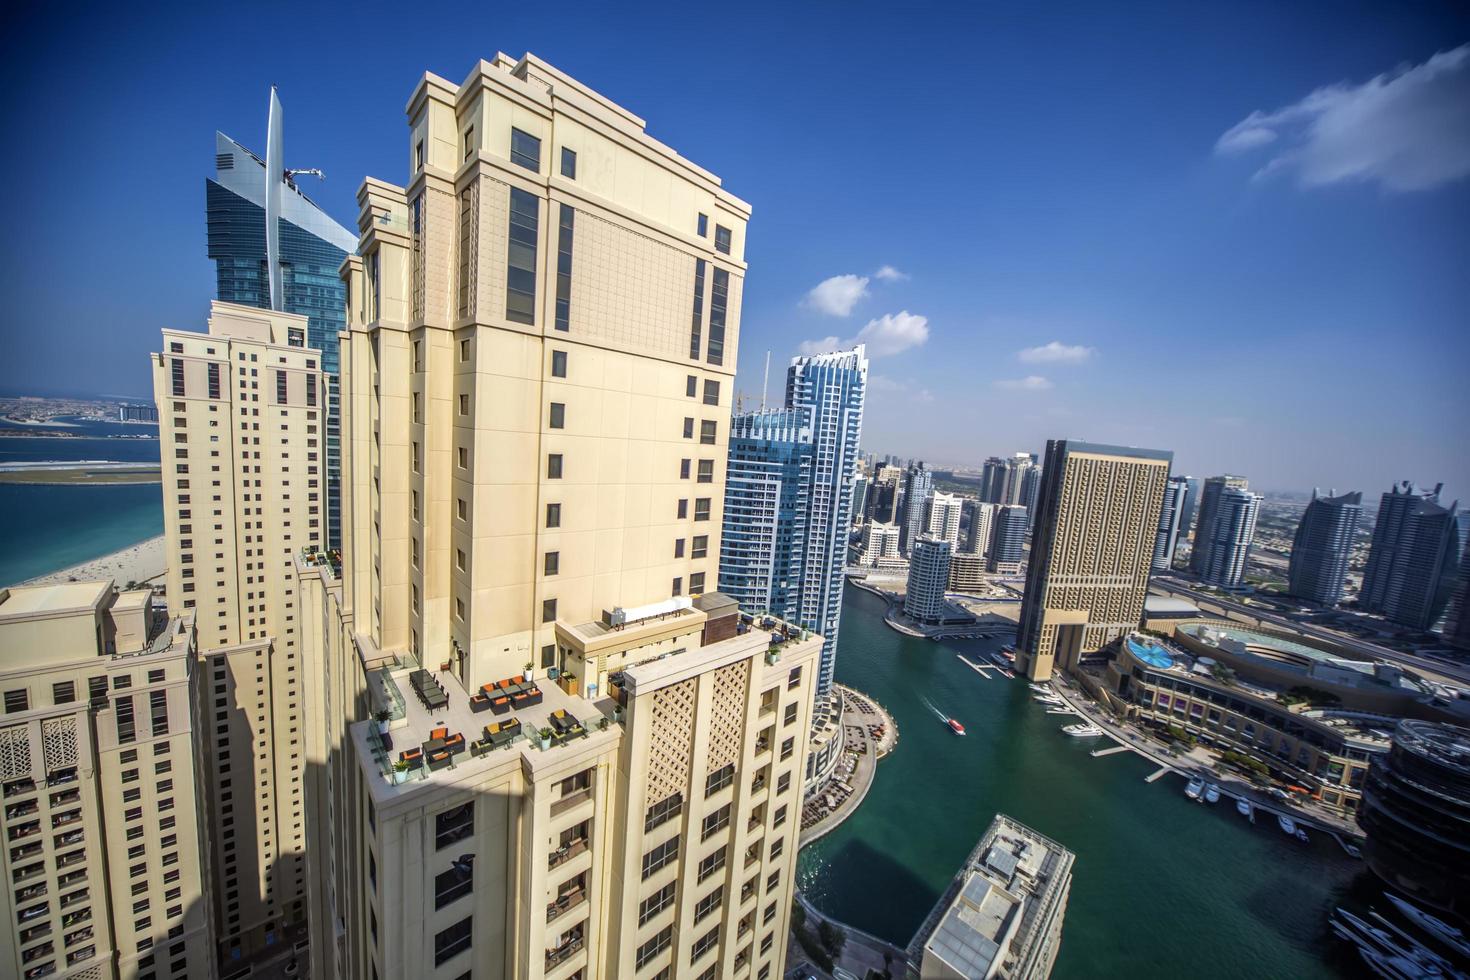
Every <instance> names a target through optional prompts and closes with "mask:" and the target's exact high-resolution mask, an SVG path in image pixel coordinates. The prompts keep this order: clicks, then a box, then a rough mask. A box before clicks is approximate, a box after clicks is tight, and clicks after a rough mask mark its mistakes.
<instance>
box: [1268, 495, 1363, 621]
mask: <svg viewBox="0 0 1470 980" xmlns="http://www.w3.org/2000/svg"><path fill="white" fill-rule="evenodd" d="M1362 514H1363V495H1362V494H1361V493H1359V492H1357V491H1353V492H1352V493H1345V494H1342V495H1341V496H1338V494H1337V492H1336V491H1330V492H1329V493H1328V494H1327V496H1325V497H1323V496H1319V495H1318V493H1317V490H1316V488H1313V490H1312V500H1311V502H1310V503H1308V504H1307V509H1306V510H1305V511H1304V512H1303V513H1302V520H1301V523H1300V524H1298V525H1297V528H1296V536H1295V537H1294V538H1293V539H1292V544H1291V561H1290V564H1289V566H1288V569H1287V583H1288V588H1289V590H1290V592H1291V594H1292V595H1294V596H1296V597H1297V598H1299V599H1306V600H1307V601H1308V602H1315V603H1317V604H1318V605H1322V606H1335V605H1337V603H1338V601H1339V600H1341V599H1342V585H1343V582H1344V581H1345V580H1346V579H1347V570H1348V561H1349V560H1350V559H1351V558H1352V555H1353V542H1354V541H1355V540H1356V538H1357V533H1358V520H1359V518H1360V517H1361V516H1362Z"/></svg>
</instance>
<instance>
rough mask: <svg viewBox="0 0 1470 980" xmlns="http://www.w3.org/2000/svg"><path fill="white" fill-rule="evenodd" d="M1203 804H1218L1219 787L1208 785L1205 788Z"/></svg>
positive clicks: (1212, 784)
mask: <svg viewBox="0 0 1470 980" xmlns="http://www.w3.org/2000/svg"><path fill="white" fill-rule="evenodd" d="M1205 802H1206V803H1219V802H1220V787H1219V786H1218V785H1217V784H1215V783H1211V784H1210V785H1208V786H1206V787H1205Z"/></svg>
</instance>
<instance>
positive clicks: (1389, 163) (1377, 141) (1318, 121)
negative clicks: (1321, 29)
mask: <svg viewBox="0 0 1470 980" xmlns="http://www.w3.org/2000/svg"><path fill="white" fill-rule="evenodd" d="M1264 146H1273V147H1277V148H1276V149H1275V153H1276V155H1275V156H1274V157H1272V158H1271V159H1270V160H1269V161H1268V162H1267V163H1266V164H1265V166H1263V167H1262V168H1261V169H1260V170H1259V171H1258V172H1257V173H1256V177H1257V178H1260V177H1265V176H1268V175H1270V174H1273V173H1276V172H1277V171H1286V170H1292V171H1295V172H1296V177H1297V182H1298V183H1300V184H1301V185H1302V186H1303V187H1321V186H1324V185H1327V184H1335V183H1340V182H1343V181H1374V180H1376V181H1378V182H1380V183H1381V184H1382V185H1383V186H1384V187H1385V188H1387V189H1389V190H1393V191H1417V190H1428V189H1430V188H1433V187H1437V186H1439V185H1441V184H1445V183H1448V182H1450V181H1452V180H1457V179H1459V178H1461V177H1464V176H1466V175H1467V174H1470V44H1465V45H1461V46H1460V47H1458V48H1455V49H1454V50H1453V51H1442V52H1439V53H1438V54H1435V55H1434V56H1433V57H1432V58H1430V59H1429V60H1428V61H1426V62H1424V63H1423V64H1420V65H1412V66H1402V67H1400V68H1397V69H1395V70H1394V71H1391V72H1385V73H1384V74H1382V75H1379V76H1377V77H1375V78H1373V79H1370V80H1369V81H1367V82H1364V83H1363V84H1362V85H1351V84H1348V83H1346V82H1342V83H1339V84H1337V85H1330V86H1327V87H1325V88H1319V89H1317V90H1316V91H1314V92H1312V93H1311V94H1310V95H1308V96H1307V97H1306V98H1304V99H1302V100H1301V101H1299V102H1295V103H1293V104H1291V105H1289V106H1285V107H1284V108H1281V109H1277V110H1275V111H1274V112H1260V111H1256V112H1253V113H1251V114H1250V115H1249V116H1247V117H1246V118H1245V119H1243V120H1241V121H1240V122H1238V123H1236V124H1235V125H1234V126H1232V127H1231V128H1230V129H1228V130H1226V131H1225V133H1224V134H1223V135H1221V137H1220V139H1219V140H1218V141H1216V143H1215V152H1216V153H1218V154H1221V155H1231V154H1243V153H1247V152H1250V151H1252V150H1256V149H1259V148H1261V147H1264Z"/></svg>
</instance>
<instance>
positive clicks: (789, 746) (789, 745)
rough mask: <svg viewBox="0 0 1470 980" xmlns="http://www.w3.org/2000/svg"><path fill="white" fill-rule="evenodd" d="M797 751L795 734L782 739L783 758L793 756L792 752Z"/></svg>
mask: <svg viewBox="0 0 1470 980" xmlns="http://www.w3.org/2000/svg"><path fill="white" fill-rule="evenodd" d="M795 751H796V736H794V735H793V736H791V737H790V738H786V739H782V740H781V758H782V759H783V760H784V759H789V758H791V754H792V753H793V752H795Z"/></svg>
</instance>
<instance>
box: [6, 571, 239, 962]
mask: <svg viewBox="0 0 1470 980" xmlns="http://www.w3.org/2000/svg"><path fill="white" fill-rule="evenodd" d="M194 619H195V616H194V613H193V612H182V613H177V612H176V613H175V614H174V615H172V616H171V615H169V614H167V613H165V612H163V611H162V610H161V609H158V608H155V606H154V605H153V596H152V593H151V591H148V590H142V591H135V592H118V591H117V590H115V589H114V587H113V583H112V582H110V581H106V582H72V583H67V584H63V585H52V586H38V587H34V588H20V587H17V588H12V589H0V689H3V691H4V692H5V705H4V707H5V712H4V715H3V718H0V785H3V792H4V807H5V812H4V826H5V850H4V854H3V856H0V865H3V870H4V873H5V881H6V882H8V883H9V885H8V887H6V888H5V889H4V892H3V895H0V917H3V918H4V919H5V921H6V922H7V923H10V924H11V928H8V929H4V930H0V974H3V975H5V976H9V977H18V978H25V980H34V978H38V977H45V976H64V977H97V978H113V977H130V978H131V977H139V978H149V980H162V978H177V980H184V978H193V977H206V978H207V977H212V976H215V975H216V973H215V962H214V953H213V947H214V943H213V933H214V929H213V926H214V909H213V908H212V906H211V903H210V901H209V896H210V888H211V880H210V875H209V867H210V854H209V851H208V848H207V846H206V844H205V841H206V840H207V837H208V833H209V831H208V829H207V827H206V826H205V818H204V814H203V812H202V810H201V805H202V804H201V803H200V802H199V801H201V800H202V799H204V798H205V797H207V796H208V793H207V792H205V791H204V790H203V787H202V786H200V785H199V784H198V780H199V778H200V777H199V769H200V765H199V763H200V760H199V757H198V739H199V738H200V737H201V736H202V734H203V733H202V729H203V728H204V727H205V725H203V724H202V723H201V722H200V713H201V711H202V710H203V704H202V701H203V696H204V695H203V690H202V683H201V674H202V672H203V668H202V666H201V665H200V664H199V662H198V661H197V659H196V657H195V651H194Z"/></svg>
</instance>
